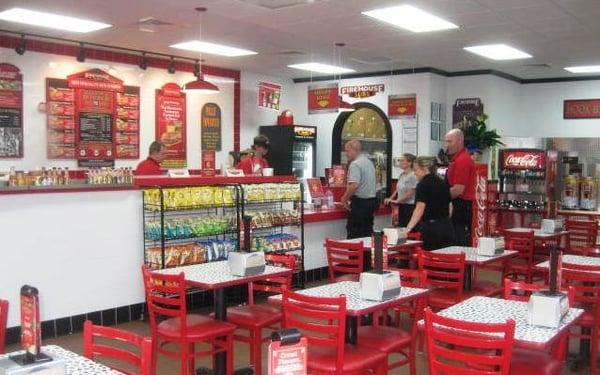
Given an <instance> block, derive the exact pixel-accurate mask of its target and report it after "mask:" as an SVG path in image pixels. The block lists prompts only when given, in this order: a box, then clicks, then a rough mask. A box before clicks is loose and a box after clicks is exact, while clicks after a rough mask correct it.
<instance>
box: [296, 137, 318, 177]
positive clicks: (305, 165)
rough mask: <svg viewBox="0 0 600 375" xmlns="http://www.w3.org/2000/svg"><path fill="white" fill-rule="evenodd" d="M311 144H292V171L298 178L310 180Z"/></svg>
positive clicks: (311, 163)
mask: <svg viewBox="0 0 600 375" xmlns="http://www.w3.org/2000/svg"><path fill="white" fill-rule="evenodd" d="M312 159H313V144H312V142H302V141H296V142H294V146H293V149H292V171H293V173H294V174H295V175H296V176H298V177H299V178H312V177H314V176H313V175H312V172H313V168H312V167H313V160H312Z"/></svg>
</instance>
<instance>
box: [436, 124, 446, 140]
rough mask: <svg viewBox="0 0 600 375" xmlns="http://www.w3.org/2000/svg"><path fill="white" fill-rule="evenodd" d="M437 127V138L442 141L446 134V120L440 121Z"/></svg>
mask: <svg viewBox="0 0 600 375" xmlns="http://www.w3.org/2000/svg"><path fill="white" fill-rule="evenodd" d="M438 127H439V137H438V140H440V141H443V140H444V136H445V135H446V122H445V121H440V122H439V126H438Z"/></svg>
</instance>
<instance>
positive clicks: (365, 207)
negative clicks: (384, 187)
mask: <svg viewBox="0 0 600 375" xmlns="http://www.w3.org/2000/svg"><path fill="white" fill-rule="evenodd" d="M375 209H377V198H366V199H364V198H357V197H352V200H351V203H350V212H349V213H348V221H347V223H346V232H347V236H348V239H350V238H359V237H369V236H371V234H373V214H374V213H375Z"/></svg>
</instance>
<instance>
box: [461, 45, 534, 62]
mask: <svg viewBox="0 0 600 375" xmlns="http://www.w3.org/2000/svg"><path fill="white" fill-rule="evenodd" d="M463 49H464V50H465V51H469V52H471V53H474V54H476V55H479V56H483V57H487V58H488V59H492V60H516V59H528V58H530V57H532V56H531V55H530V54H528V53H527V52H523V51H521V50H518V49H516V48H514V47H511V46H507V45H506V44H485V45H481V46H472V47H465V48H463Z"/></svg>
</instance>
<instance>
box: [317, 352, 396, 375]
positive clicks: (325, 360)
mask: <svg viewBox="0 0 600 375" xmlns="http://www.w3.org/2000/svg"><path fill="white" fill-rule="evenodd" d="M385 361H387V354H386V353H384V352H380V351H378V350H374V349H370V348H366V347H363V346H362V345H346V346H345V348H344V365H343V366H344V368H343V371H342V372H343V373H344V374H345V373H347V372H357V371H361V374H363V373H366V371H365V372H362V371H364V370H366V369H370V368H375V367H377V366H379V365H380V364H381V362H385ZM307 362H308V369H309V370H316V371H322V372H327V373H331V374H334V373H335V370H336V349H335V348H332V347H322V346H310V345H309V347H308V361H307Z"/></svg>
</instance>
